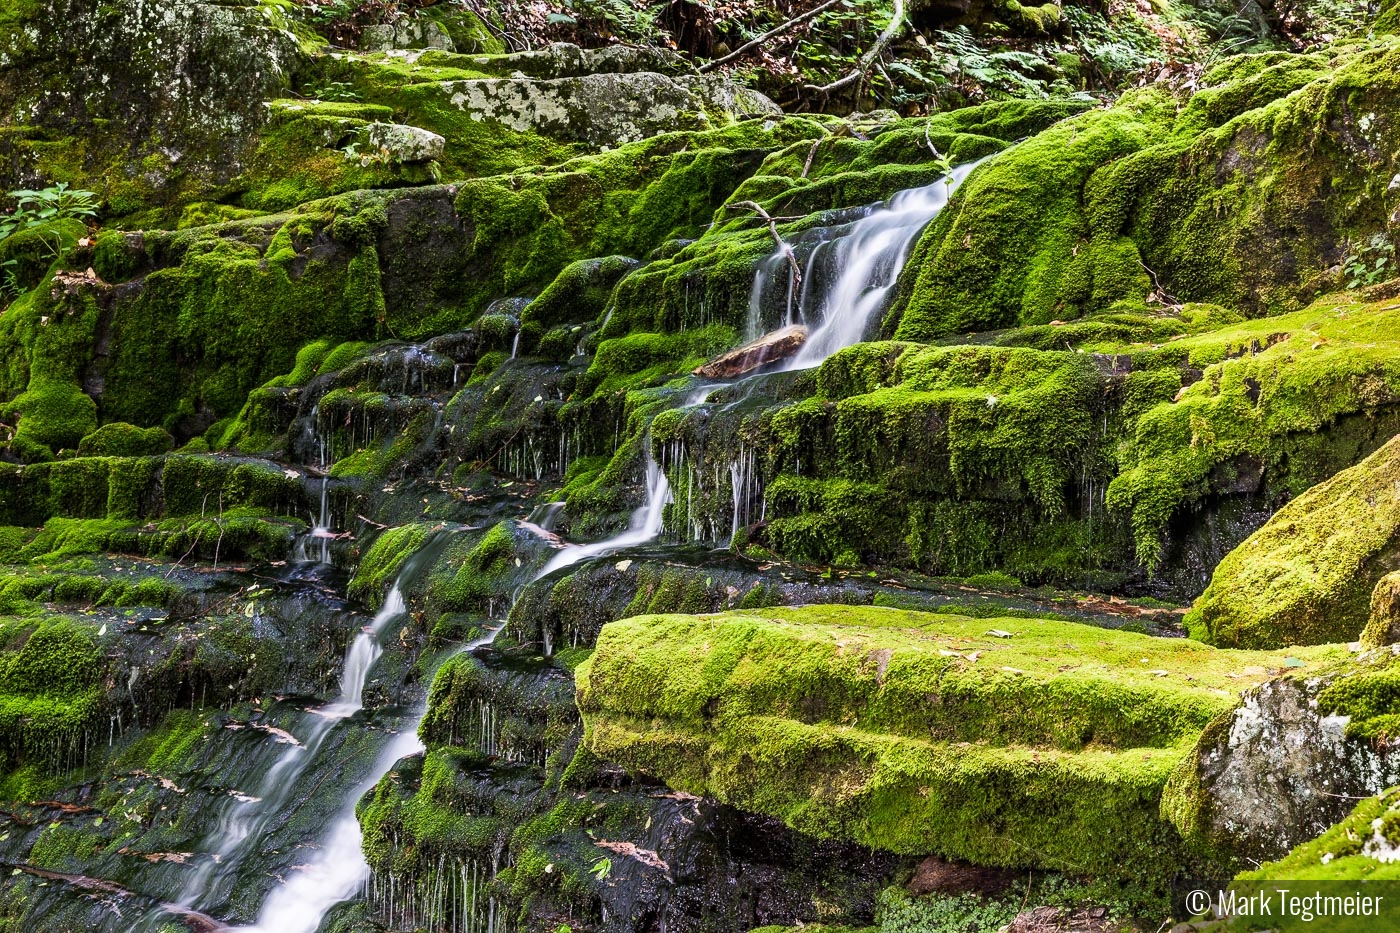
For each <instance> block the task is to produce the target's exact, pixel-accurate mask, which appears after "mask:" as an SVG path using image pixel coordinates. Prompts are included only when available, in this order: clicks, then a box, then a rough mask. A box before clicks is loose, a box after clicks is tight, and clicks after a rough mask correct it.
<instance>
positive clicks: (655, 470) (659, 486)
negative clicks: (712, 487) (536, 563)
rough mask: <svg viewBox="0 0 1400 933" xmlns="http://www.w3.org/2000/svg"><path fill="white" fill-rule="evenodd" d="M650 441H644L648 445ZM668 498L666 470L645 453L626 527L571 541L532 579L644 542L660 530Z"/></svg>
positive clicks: (669, 491) (650, 539)
mask: <svg viewBox="0 0 1400 933" xmlns="http://www.w3.org/2000/svg"><path fill="white" fill-rule="evenodd" d="M649 446H650V445H649V444H648V447H649ZM669 501H671V484H670V483H668V482H667V481H666V473H665V471H664V470H662V469H661V466H660V464H658V463H657V462H656V459H655V458H654V457H652V455H651V453H650V450H648V453H647V495H646V500H645V501H644V502H643V503H642V504H641V505H640V506H638V507H637V509H636V510H635V511H634V512H633V513H632V515H631V517H630V518H629V519H628V521H627V528H626V529H625V530H623V531H621V532H619V533H618V534H616V535H614V536H613V537H611V538H606V539H604V540H602V541H596V542H594V543H593V544H571V545H568V546H567V547H565V548H563V549H562V550H560V551H559V553H557V554H555V555H554V556H553V557H551V558H550V559H549V562H548V563H546V564H545V565H544V567H543V568H541V569H540V572H539V573H538V574H536V575H535V579H536V580H538V579H539V578H540V577H543V576H547V575H548V574H551V573H553V572H554V571H556V570H558V569H560V568H561V567H569V566H571V565H573V564H577V563H578V562H579V561H581V560H587V559H588V558H590V557H597V556H598V555H600V554H611V553H612V552H614V551H620V550H622V549H623V548H629V547H636V546H637V545H639V544H646V543H647V542H648V541H652V540H654V539H655V538H656V537H657V536H658V535H660V534H661V518H662V515H663V514H664V511H665V508H666V503H667V502H669Z"/></svg>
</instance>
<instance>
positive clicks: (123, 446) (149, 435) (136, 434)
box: [78, 421, 175, 457]
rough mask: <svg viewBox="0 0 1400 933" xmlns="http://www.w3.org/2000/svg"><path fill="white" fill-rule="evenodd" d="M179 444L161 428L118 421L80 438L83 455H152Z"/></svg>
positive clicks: (80, 454) (79, 449)
mask: <svg viewBox="0 0 1400 933" xmlns="http://www.w3.org/2000/svg"><path fill="white" fill-rule="evenodd" d="M174 446H175V439H174V438H173V437H171V436H170V433H169V432H168V431H165V430H163V429H161V428H138V427H136V426H135V425H132V424H125V423H123V422H120V421H114V422H112V423H111V424H104V425H103V426H102V427H100V428H98V429H97V430H96V431H94V432H92V433H91V434H89V435H88V436H86V437H84V438H83V439H82V440H81V441H79V442H78V456H80V457H150V456H155V455H157V454H163V453H166V452H167V451H169V450H170V449H171V448H173V447H174Z"/></svg>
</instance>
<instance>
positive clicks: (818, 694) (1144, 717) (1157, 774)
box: [577, 606, 1345, 886]
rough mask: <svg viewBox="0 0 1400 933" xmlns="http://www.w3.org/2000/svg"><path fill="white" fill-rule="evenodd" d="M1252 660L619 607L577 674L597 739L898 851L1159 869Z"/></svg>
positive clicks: (962, 624)
mask: <svg viewBox="0 0 1400 933" xmlns="http://www.w3.org/2000/svg"><path fill="white" fill-rule="evenodd" d="M991 628H1004V629H1006V630H1008V631H1010V632H1011V633H1012V637H1011V638H1007V639H1002V638H994V637H991V636H990V635H989V634H988V632H989V630H990V629H991ZM1344 654H1345V652H1344V650H1342V649H1335V648H1328V649H1317V652H1316V653H1315V654H1309V655H1308V660H1309V661H1310V662H1311V661H1315V662H1317V663H1319V664H1321V663H1325V662H1328V661H1336V660H1339V659H1340V658H1341V657H1343V656H1344ZM1244 664H1249V665H1257V669H1258V670H1260V671H1265V670H1268V669H1281V668H1282V665H1283V658H1282V655H1281V654H1280V655H1264V654H1245V653H1239V652H1224V651H1217V650H1213V649H1210V648H1207V647H1205V646H1203V645H1200V644H1199V643H1195V642H1188V641H1166V640H1161V639H1153V638H1149V637H1147V636H1142V635H1135V634H1130V633H1124V632H1105V631H1099V630H1091V629H1086V628H1084V627H1082V626H1078V625H1075V624H1073V623H1062V622H1051V621H1044V620H1014V621H1013V620H1006V619H1003V620H998V621H997V622H995V623H991V622H987V621H974V620H970V619H960V618H957V617H955V616H946V615H929V614H923V613H914V612H901V611H897V610H887V609H874V608H848V607H835V606H828V607H810V608H805V609H770V610H766V611H751V612H748V613H724V614H720V615H718V616H706V617H685V616H653V617H643V618H638V619H632V620H627V621H624V622H616V623H612V624H610V625H609V626H607V627H605V628H604V630H603V633H602V635H601V636H600V637H599V640H598V647H597V650H596V651H595V652H594V654H593V655H592V657H591V658H590V659H589V660H588V661H587V662H585V664H584V665H582V666H581V667H580V668H579V669H578V671H577V678H578V688H579V705H580V709H581V711H582V712H583V715H584V720H585V724H586V727H587V734H586V739H585V741H586V742H587V744H588V747H589V748H590V749H591V751H592V752H593V753H594V754H597V755H599V756H601V757H603V758H606V759H608V760H612V761H616V762H619V763H621V764H623V765H625V766H627V767H629V768H634V769H637V770H640V771H643V772H646V773H648V774H650V775H652V776H655V777H658V778H660V779H662V780H665V781H666V782H667V783H668V784H670V785H671V786H673V787H677V788H680V789H685V790H688V791H690V792H692V793H698V794H709V795H713V796H716V797H718V798H719V799H720V800H723V801H725V802H728V803H732V804H734V805H737V806H741V807H745V808H747V809H753V810H757V811H759V812H763V813H767V814H770V815H773V816H777V817H780V818H782V819H783V820H784V821H786V822H787V823H789V824H790V825H792V826H794V827H796V828H799V829H802V830H804V831H807V832H812V833H815V834H817V835H820V836H836V837H840V838H847V839H854V840H857V841H860V842H863V843H865V844H868V845H873V846H876V847H878V848H886V849H892V850H894V851H897V852H908V853H920V854H923V853H927V852H929V851H937V852H939V853H940V854H943V855H946V856H949V857H954V858H959V859H967V860H971V861H974V862H976V863H979V864H995V865H1018V866H1036V867H1043V868H1069V869H1073V870H1075V871H1077V872H1081V873H1085V874H1091V875H1098V876H1102V877H1117V878H1120V879H1129V878H1133V879H1137V880H1140V881H1143V882H1144V883H1146V884H1148V885H1149V886H1150V885H1151V884H1158V885H1160V884H1161V883H1162V882H1164V881H1165V879H1166V878H1167V877H1168V876H1169V875H1170V874H1171V873H1172V871H1174V870H1175V868H1176V867H1177V866H1179V865H1181V864H1183V861H1182V860H1184V859H1185V858H1186V856H1185V855H1184V854H1183V853H1182V852H1181V851H1180V849H1179V848H1178V842H1177V840H1176V837H1175V831H1174V830H1173V829H1171V828H1170V827H1169V826H1168V825H1166V824H1165V823H1163V822H1162V821H1161V817H1160V816H1159V815H1158V812H1157V810H1158V800H1159V798H1160V795H1161V792H1162V788H1163V786H1164V784H1165V782H1166V779H1167V776H1168V775H1169V773H1170V772H1171V770H1172V768H1173V767H1174V766H1175V764H1176V762H1177V761H1178V760H1179V759H1180V758H1181V757H1182V756H1183V755H1184V754H1185V753H1186V751H1187V750H1188V749H1189V748H1190V746H1191V743H1192V742H1193V741H1194V740H1195V738H1196V736H1197V735H1198V734H1199V733H1200V731H1201V730H1202V729H1204V728H1205V726H1206V724H1207V723H1209V722H1210V721H1211V719H1212V718H1213V717H1214V716H1216V715H1217V714H1219V713H1220V712H1222V711H1224V710H1227V709H1229V708H1231V706H1232V705H1233V703H1234V695H1235V691H1236V690H1237V689H1238V688H1239V686H1240V682H1239V680H1238V679H1237V677H1236V672H1237V671H1238V670H1239V668H1240V666H1241V665H1244ZM1260 676H1261V677H1263V676H1267V674H1261V675H1260ZM1012 801H1014V803H1013V802H1012ZM1104 825H1112V826H1113V828H1114V831H1113V832H1112V833H1104V832H1102V827H1103V826H1104ZM989 830H990V831H989ZM930 847H932V848H930Z"/></svg>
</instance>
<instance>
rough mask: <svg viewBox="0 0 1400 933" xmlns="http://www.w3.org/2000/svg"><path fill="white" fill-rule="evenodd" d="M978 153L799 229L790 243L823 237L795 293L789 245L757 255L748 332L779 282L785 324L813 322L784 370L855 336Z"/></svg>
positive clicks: (812, 362) (813, 360) (758, 324)
mask: <svg viewBox="0 0 1400 933" xmlns="http://www.w3.org/2000/svg"><path fill="white" fill-rule="evenodd" d="M982 161H985V160H978V161H976V162H969V163H967V164H966V165H960V166H958V167H957V168H955V169H953V171H952V172H950V173H949V174H948V175H945V176H943V177H942V178H940V179H938V180H937V181H935V182H933V183H932V184H928V185H924V186H923V187H922V188H909V189H907V190H905V191H901V192H899V193H898V194H896V195H895V196H894V197H892V198H890V199H889V200H888V201H886V202H884V203H883V204H877V205H874V206H873V207H871V208H868V209H867V211H866V213H865V214H864V215H863V216H861V217H859V218H858V219H856V220H854V221H852V222H850V223H848V224H845V225H844V226H841V227H838V228H835V229H822V230H813V231H810V233H809V234H806V235H800V236H799V238H798V241H796V242H795V243H794V247H795V248H796V247H798V246H802V245H804V244H802V243H801V240H803V239H808V240H809V241H810V239H811V238H812V237H813V236H815V237H819V238H820V239H819V241H818V242H817V243H816V244H815V245H814V246H812V247H811V249H810V252H809V253H808V255H807V259H806V262H805V263H804V267H803V269H802V288H801V293H800V294H797V295H794V294H793V289H792V288H791V285H792V281H791V269H790V265H789V260H788V255H787V252H786V251H785V250H784V249H782V248H778V249H775V250H774V252H773V253H772V254H770V255H769V256H768V257H767V258H766V259H764V260H763V261H762V262H761V263H759V267H758V271H757V273H756V274H755V277H754V285H753V290H752V292H751V293H750V296H749V322H750V323H749V329H750V331H751V333H750V335H749V336H750V337H758V336H759V331H761V329H762V321H763V305H764V301H765V296H766V295H768V293H769V292H771V291H772V289H773V287H774V285H775V284H777V283H783V285H782V287H783V289H784V292H785V294H786V312H785V317H784V320H783V324H784V326H789V325H792V324H798V323H804V322H805V323H806V324H807V326H808V327H810V328H811V334H810V335H809V336H808V338H807V342H806V344H804V345H803V347H802V349H801V350H799V351H798V352H797V353H796V354H795V355H794V356H793V357H792V358H791V359H789V360H788V362H787V363H786V364H784V366H783V367H782V369H783V370H785V371H786V370H794V369H809V368H811V367H813V366H816V365H818V364H819V363H821V362H822V361H823V360H825V359H826V358H827V357H829V356H831V355H832V354H833V353H835V352H836V351H837V350H841V349H844V348H846V347H849V346H852V345H853V344H857V343H860V342H861V340H863V339H865V336H866V333H867V331H868V330H869V328H870V325H871V324H872V323H873V322H874V320H875V318H876V316H877V315H878V314H879V313H880V312H881V311H883V310H884V308H885V306H886V303H887V301H888V299H889V297H890V292H891V290H892V289H893V288H894V285H895V282H896V281H897V280H898V279H899V274H900V272H901V271H903V269H904V263H905V260H907V259H908V258H909V251H910V250H911V249H912V248H913V246H914V243H915V242H916V241H917V240H918V238H919V235H920V234H921V233H922V232H923V230H924V228H925V227H927V226H928V224H929V222H930V221H932V220H933V219H934V218H935V217H937V216H938V213H939V212H940V211H941V210H943V208H944V207H945V206H947V204H948V200H949V199H950V198H951V197H952V195H953V192H954V191H956V190H957V188H958V185H960V184H962V182H963V180H964V179H966V178H967V176H968V175H969V174H971V173H972V170H973V169H975V168H976V167H977V166H978V165H981V164H982ZM804 251H805V250H804Z"/></svg>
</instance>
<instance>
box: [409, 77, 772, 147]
mask: <svg viewBox="0 0 1400 933" xmlns="http://www.w3.org/2000/svg"><path fill="white" fill-rule="evenodd" d="M435 94H436V95H440V97H441V99H442V106H450V107H454V108H456V109H458V110H460V111H462V112H463V113H465V114H466V115H467V116H468V117H469V118H470V119H471V120H473V121H475V122H484V121H490V122H492V123H497V124H500V125H501V126H503V127H505V128H507V129H510V130H514V131H515V132H518V133H527V132H533V133H544V134H546V135H549V136H553V137H556V138H559V139H564V140H574V141H579V142H586V143H588V144H589V145H592V146H615V145H618V144H620V143H627V142H635V141H636V140H639V139H643V138H645V137H647V136H653V135H655V134H657V133H664V132H670V131H673V130H701V129H708V128H709V127H711V126H712V125H716V124H722V123H725V122H729V121H731V120H736V119H746V118H750V117H780V116H781V115H782V111H781V110H780V109H779V108H778V107H777V105H775V104H774V103H773V102H772V101H770V100H768V99H767V98H765V97H763V95H761V94H758V93H757V92H754V91H748V90H745V89H743V88H739V87H738V86H737V85H734V84H731V83H730V82H727V81H724V80H721V79H715V78H703V77H679V78H671V77H667V76H665V75H660V74H655V73H652V72H633V73H625V74H585V75H582V76H580V77H573V78H549V79H520V78H492V79H485V80H466V81H445V82H443V83H442V84H441V85H439V86H438V87H437V89H436V91H435Z"/></svg>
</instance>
